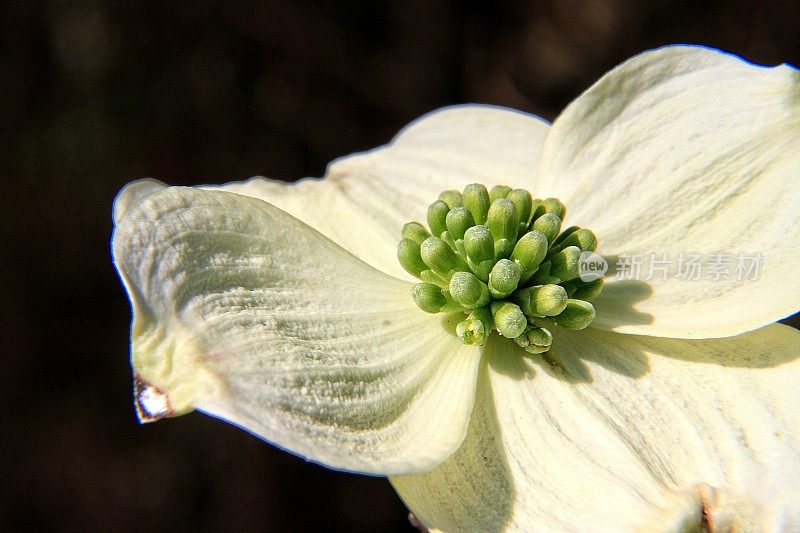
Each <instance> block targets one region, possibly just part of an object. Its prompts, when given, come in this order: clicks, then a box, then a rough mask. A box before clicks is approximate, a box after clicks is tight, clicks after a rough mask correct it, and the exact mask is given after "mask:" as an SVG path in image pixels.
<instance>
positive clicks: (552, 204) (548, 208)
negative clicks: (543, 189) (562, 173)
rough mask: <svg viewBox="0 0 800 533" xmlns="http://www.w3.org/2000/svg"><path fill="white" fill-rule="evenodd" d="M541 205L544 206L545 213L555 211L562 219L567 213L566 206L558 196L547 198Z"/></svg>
mask: <svg viewBox="0 0 800 533" xmlns="http://www.w3.org/2000/svg"><path fill="white" fill-rule="evenodd" d="M541 205H542V207H544V211H545V213H553V214H554V215H556V216H558V218H560V219H561V220H564V215H566V214H567V208H566V206H565V205H564V204H562V203H561V200H559V199H558V198H545V199H544V200H542V204H541Z"/></svg>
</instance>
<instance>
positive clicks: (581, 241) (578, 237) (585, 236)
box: [559, 228, 597, 252]
mask: <svg viewBox="0 0 800 533" xmlns="http://www.w3.org/2000/svg"><path fill="white" fill-rule="evenodd" d="M559 246H561V247H563V248H566V247H567V246H577V247H578V248H580V249H581V250H585V251H589V252H594V251H595V250H596V249H597V237H595V236H594V233H592V232H591V231H590V230H588V229H584V228H580V229H578V230H575V231H574V232H573V233H571V234H570V235H568V236H567V237H566V238H565V239H564V241H563V242H561V243H560V245H559Z"/></svg>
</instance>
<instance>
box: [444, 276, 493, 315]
mask: <svg viewBox="0 0 800 533" xmlns="http://www.w3.org/2000/svg"><path fill="white" fill-rule="evenodd" d="M450 296H452V297H453V300H455V301H456V302H458V303H459V304H461V305H462V306H464V307H466V308H467V309H477V308H478V307H482V306H484V305H486V304H488V303H489V301H490V300H491V299H492V297H491V295H490V294H489V287H487V286H486V284H485V283H484V282H482V281H481V280H479V279H478V278H477V277H475V275H474V274H472V273H471V272H455V273H454V274H453V277H451V278H450Z"/></svg>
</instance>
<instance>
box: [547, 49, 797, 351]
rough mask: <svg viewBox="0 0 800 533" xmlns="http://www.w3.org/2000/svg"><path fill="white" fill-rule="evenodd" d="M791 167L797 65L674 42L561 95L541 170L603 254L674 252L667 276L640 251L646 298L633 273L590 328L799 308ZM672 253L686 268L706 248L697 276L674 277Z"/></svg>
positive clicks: (723, 321) (699, 326)
mask: <svg viewBox="0 0 800 533" xmlns="http://www.w3.org/2000/svg"><path fill="white" fill-rule="evenodd" d="M799 173H800V74H799V73H798V71H797V70H796V69H795V68H793V67H790V66H786V65H784V66H780V67H776V68H764V67H758V66H754V65H752V64H749V63H746V62H744V61H742V60H741V59H739V58H737V57H735V56H731V55H727V54H723V53H720V52H717V51H714V50H710V49H706V48H701V47H686V46H677V47H669V48H662V49H659V50H656V51H653V52H648V53H645V54H642V55H639V56H637V57H635V58H633V59H631V60H629V61H627V62H626V63H624V64H622V65H621V66H619V67H617V68H616V69H614V70H612V71H611V72H610V73H608V74H606V75H605V76H604V77H603V78H602V79H601V80H600V81H598V82H597V83H596V84H595V85H594V86H593V87H591V88H590V89H589V90H588V91H586V92H585V93H584V94H583V95H581V96H580V97H579V98H578V99H577V100H575V101H574V102H573V103H572V104H570V105H569V106H568V107H567V109H566V110H565V111H564V113H563V114H562V115H561V116H559V117H558V118H557V119H556V121H555V122H554V124H553V126H552V128H551V129H550V131H549V132H548V136H547V140H546V142H545V147H544V149H543V152H542V166H541V169H540V182H541V184H542V188H543V190H546V191H547V192H548V194H552V195H555V196H558V197H559V198H561V199H562V200H563V201H564V202H565V203H566V204H567V206H568V210H569V215H568V221H567V222H568V223H570V224H577V225H581V226H586V227H588V228H591V229H592V230H594V231H595V232H596V233H597V234H598V237H599V241H600V251H601V252H602V253H603V254H606V255H610V256H616V255H619V254H629V255H633V256H635V255H639V254H650V253H655V254H656V258H657V259H658V260H662V259H664V257H663V255H662V254H665V253H666V254H667V257H666V259H667V260H668V261H671V263H670V265H671V270H670V271H669V273H668V274H667V275H666V277H667V279H666V280H664V279H662V278H663V277H664V275H663V274H662V273H661V271H660V270H659V269H658V268H657V269H656V270H654V275H653V276H652V277H651V279H649V280H647V279H646V278H648V277H650V269H649V265H650V264H651V262H650V261H645V262H644V263H645V264H644V266H643V267H642V271H641V274H640V279H643V280H645V281H647V283H648V284H649V285H650V286H651V289H652V294H650V295H649V296H648V297H647V298H646V299H644V300H641V301H638V302H636V295H635V294H630V293H628V292H627V291H628V290H629V289H632V290H633V291H634V292H637V291H638V292H641V290H642V287H637V286H636V285H635V284H634V285H628V286H627V287H617V290H616V294H615V295H614V297H613V298H612V297H611V296H610V295H609V294H606V295H605V296H604V297H601V299H599V300H598V305H597V307H598V319H597V321H596V322H595V324H594V325H595V326H597V327H603V328H607V329H613V330H614V331H619V332H627V333H637V334H647V335H659V336H667V337H687V338H702V337H723V336H729V335H735V334H737V333H741V332H743V331H748V330H752V329H755V328H758V327H760V326H763V325H766V324H769V323H771V322H774V321H776V320H778V319H780V318H783V317H786V316H789V315H791V314H792V313H794V312H796V311H797V310H798V309H800V284H798V283H796V276H797V272H798V265H800V247H798V246H796V244H795V243H797V242H798V241H800V187H798V174H799ZM718 253H722V254H723V255H722V256H717V255H715V254H718ZM681 254H683V261H684V262H683V265H684V267H686V268H685V269H684V272H691V270H690V267H689V266H688V265H689V263H688V261H689V260H690V256H691V255H695V254H700V255H702V261H703V263H705V264H704V265H703V267H702V271H701V279H700V280H698V281H686V280H682V279H680V277H679V276H678V275H677V272H676V270H677V268H678V261H679V257H680V256H681ZM759 254H760V255H759ZM740 258H742V261H743V265H742V268H741V272H737V267H738V266H739V265H738V263H739V259H740ZM714 265H717V266H714ZM751 265H756V266H757V268H756V270H757V273H756V274H755V275H754V276H752V277H754V278H755V279H749V278H750V277H751V276H748V275H746V274H747V271H748V270H749V267H750V266H751ZM655 266H656V267H658V266H659V265H658V264H655ZM715 272H716V273H715ZM715 277H721V278H722V279H718V280H717V279H714V278H715ZM634 302H635V306H631V303H634Z"/></svg>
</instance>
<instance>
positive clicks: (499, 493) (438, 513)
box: [390, 339, 526, 531]
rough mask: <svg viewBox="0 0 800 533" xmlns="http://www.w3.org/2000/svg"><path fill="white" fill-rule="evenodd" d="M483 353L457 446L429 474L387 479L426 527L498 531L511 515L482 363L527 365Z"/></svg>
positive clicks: (512, 493)
mask: <svg viewBox="0 0 800 533" xmlns="http://www.w3.org/2000/svg"><path fill="white" fill-rule="evenodd" d="M502 340H505V339H502ZM512 344H513V343H512ZM487 355H488V357H487V358H485V359H484V361H483V364H482V365H481V369H480V373H479V377H478V388H477V395H476V398H475V406H474V408H473V411H472V416H471V417H470V422H469V429H468V430H467V437H466V439H465V440H464V442H463V443H462V444H461V447H460V448H459V449H458V450H457V451H456V452H455V453H454V454H453V455H452V456H450V457H449V458H448V459H447V460H446V461H445V462H444V463H442V464H441V465H439V466H438V467H436V468H435V469H433V470H431V471H430V472H426V473H424V474H415V475H408V476H393V477H390V481H391V482H392V485H394V487H395V489H396V490H397V492H398V494H399V495H400V497H401V498H402V499H403V501H404V502H405V504H406V505H407V506H408V508H409V509H412V510H413V512H414V514H415V516H416V517H417V518H418V519H419V521H420V522H422V523H423V524H425V526H427V527H428V528H431V529H434V528H435V529H439V530H442V531H459V530H465V529H469V530H473V531H501V530H504V529H505V528H506V527H507V525H508V523H509V522H510V521H511V519H512V511H513V505H514V502H515V501H516V500H517V495H516V488H515V485H514V478H513V475H512V473H511V469H510V467H509V464H508V458H507V457H506V451H505V446H504V444H503V442H502V432H501V428H500V426H499V422H498V416H497V411H496V406H495V400H494V393H493V391H492V383H491V380H490V377H489V371H488V368H487V366H491V367H492V369H494V370H497V369H498V368H502V369H504V370H505V371H507V372H509V373H511V374H514V373H517V372H520V373H523V374H524V370H523V369H522V367H523V366H525V364H526V363H524V362H522V361H521V360H520V358H517V357H507V355H508V353H506V352H505V351H504V350H490V351H489V352H488V353H487Z"/></svg>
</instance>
